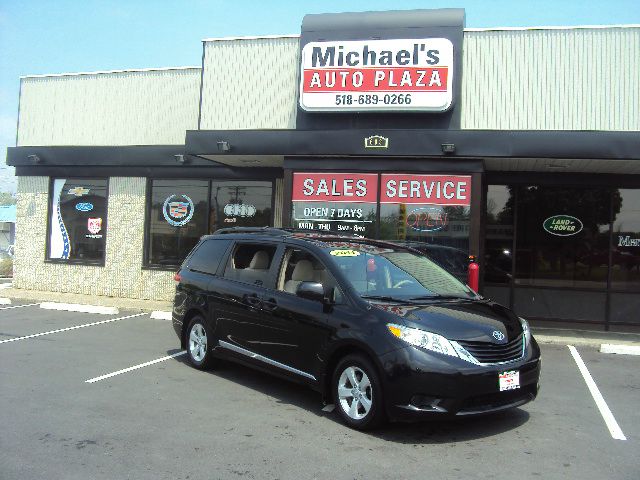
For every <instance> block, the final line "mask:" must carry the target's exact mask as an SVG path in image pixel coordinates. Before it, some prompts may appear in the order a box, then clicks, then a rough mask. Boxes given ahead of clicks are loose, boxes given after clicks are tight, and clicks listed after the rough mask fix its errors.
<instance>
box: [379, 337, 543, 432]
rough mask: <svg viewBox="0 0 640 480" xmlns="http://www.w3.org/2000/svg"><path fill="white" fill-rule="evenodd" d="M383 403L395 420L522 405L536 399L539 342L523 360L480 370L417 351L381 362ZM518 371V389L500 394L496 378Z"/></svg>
mask: <svg viewBox="0 0 640 480" xmlns="http://www.w3.org/2000/svg"><path fill="white" fill-rule="evenodd" d="M380 360H381V362H382V368H383V383H384V393H385V404H386V409H387V413H388V415H389V417H390V418H391V419H393V420H419V419H428V418H443V417H454V416H465V415H479V414H485V413H491V412H496V411H500V410H505V409H508V408H514V407H517V406H520V405H524V404H525V403H527V402H530V401H531V400H534V399H535V398H536V396H537V394H538V388H539V384H538V381H539V378H540V350H539V347H538V345H537V344H536V343H535V340H532V341H531V344H530V345H529V346H528V347H527V349H526V352H525V355H524V356H523V358H521V359H519V360H516V361H513V362H509V363H504V364H500V365H487V366H478V365H473V364H471V363H469V362H466V361H464V360H461V359H459V358H455V357H446V356H444V355H439V354H436V353H431V352H427V351H424V350H420V349H418V348H414V347H406V348H402V349H399V350H396V351H393V352H390V353H388V354H386V355H384V356H383V357H381V358H380ZM511 370H517V371H518V372H519V376H520V388H517V389H515V390H507V391H502V392H501V391H500V389H499V380H498V375H499V373H501V372H504V371H511Z"/></svg>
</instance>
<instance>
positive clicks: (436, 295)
mask: <svg viewBox="0 0 640 480" xmlns="http://www.w3.org/2000/svg"><path fill="white" fill-rule="evenodd" d="M409 300H413V301H415V300H473V298H471V297H461V296H460V295H441V294H439V293H433V294H431V295H421V296H419V297H411V298H410V299H409Z"/></svg>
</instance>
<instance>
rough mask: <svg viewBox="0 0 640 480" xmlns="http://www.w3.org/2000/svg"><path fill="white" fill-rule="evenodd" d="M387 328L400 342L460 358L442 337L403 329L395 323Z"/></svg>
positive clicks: (422, 331) (388, 324)
mask: <svg viewBox="0 0 640 480" xmlns="http://www.w3.org/2000/svg"><path fill="white" fill-rule="evenodd" d="M387 328H388V329H389V331H390V332H391V333H392V334H393V335H395V336H396V337H398V338H399V339H400V340H403V341H405V342H407V343H409V344H411V345H413V346H415V347H420V348H424V349H426V350H431V351H432V352H438V353H442V354H444V355H450V356H452V357H457V356H458V354H457V352H456V349H455V348H454V347H453V345H452V344H451V342H450V341H449V340H447V339H446V338H444V337H443V336H442V335H438V334H435V333H431V332H426V331H424V330H420V329H418V328H409V327H403V326H402V325H396V324H395V323H387Z"/></svg>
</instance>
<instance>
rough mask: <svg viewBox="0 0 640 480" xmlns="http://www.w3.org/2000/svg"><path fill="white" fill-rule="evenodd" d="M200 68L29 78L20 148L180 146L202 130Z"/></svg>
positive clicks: (24, 93) (23, 85)
mask: <svg viewBox="0 0 640 480" xmlns="http://www.w3.org/2000/svg"><path fill="white" fill-rule="evenodd" d="M199 95H200V68H187V69H165V70H148V71H128V72H115V73H96V74H75V75H59V76H36V77H25V78H23V79H22V81H21V94H20V117H19V129H18V145H19V146H24V145H163V144H166V145H178V144H183V143H184V137H185V131H186V130H187V129H197V128H198V101H199Z"/></svg>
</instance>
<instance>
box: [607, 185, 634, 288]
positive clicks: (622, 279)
mask: <svg viewBox="0 0 640 480" xmlns="http://www.w3.org/2000/svg"><path fill="white" fill-rule="evenodd" d="M611 288H612V289H614V290H635V291H639V290H640V189H622V188H621V189H619V190H615V191H614V196H613V244H612V252H611Z"/></svg>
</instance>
